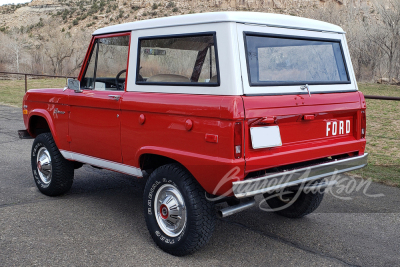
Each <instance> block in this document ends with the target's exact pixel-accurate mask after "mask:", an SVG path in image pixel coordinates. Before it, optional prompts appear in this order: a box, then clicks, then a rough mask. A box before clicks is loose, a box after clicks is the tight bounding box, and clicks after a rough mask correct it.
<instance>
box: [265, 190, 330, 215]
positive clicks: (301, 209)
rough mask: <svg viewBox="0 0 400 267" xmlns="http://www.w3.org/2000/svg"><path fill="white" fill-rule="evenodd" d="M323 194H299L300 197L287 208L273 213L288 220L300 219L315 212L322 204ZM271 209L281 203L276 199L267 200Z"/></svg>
mask: <svg viewBox="0 0 400 267" xmlns="http://www.w3.org/2000/svg"><path fill="white" fill-rule="evenodd" d="M323 197H324V193H319V192H316V193H307V194H306V193H304V192H302V193H300V197H299V198H298V199H297V200H296V201H295V202H294V203H293V204H292V205H291V206H289V207H288V208H286V209H283V210H278V211H275V213H277V214H279V215H281V216H284V217H288V218H302V217H304V216H306V215H308V214H310V213H312V212H313V211H315V210H316V209H317V208H318V207H319V205H320V204H321V202H322V199H323ZM267 203H268V205H269V206H270V207H271V208H277V207H280V206H281V205H282V202H281V201H280V200H279V199H277V198H272V199H269V200H267Z"/></svg>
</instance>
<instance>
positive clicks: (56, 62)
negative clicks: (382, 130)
mask: <svg viewBox="0 0 400 267" xmlns="http://www.w3.org/2000/svg"><path fill="white" fill-rule="evenodd" d="M45 38H46V43H44V53H45V54H46V56H47V58H48V59H49V61H50V64H51V66H52V74H53V75H63V74H64V71H63V63H64V61H65V60H66V59H68V58H71V56H72V54H73V53H74V44H75V39H74V38H72V37H71V35H70V34H69V33H68V32H67V33H63V32H61V31H59V30H57V29H54V27H51V26H49V27H48V31H47V33H46V36H45Z"/></svg>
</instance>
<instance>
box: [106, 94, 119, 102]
mask: <svg viewBox="0 0 400 267" xmlns="http://www.w3.org/2000/svg"><path fill="white" fill-rule="evenodd" d="M108 97H110V98H112V99H113V100H117V101H118V100H119V99H120V98H121V96H120V95H108Z"/></svg>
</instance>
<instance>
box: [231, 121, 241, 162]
mask: <svg viewBox="0 0 400 267" xmlns="http://www.w3.org/2000/svg"><path fill="white" fill-rule="evenodd" d="M234 132H235V133H234V150H233V152H234V154H235V158H236V159H238V158H241V157H242V150H243V149H242V143H243V142H242V140H243V139H242V135H243V134H242V132H243V129H242V123H241V122H236V123H235V130H234Z"/></svg>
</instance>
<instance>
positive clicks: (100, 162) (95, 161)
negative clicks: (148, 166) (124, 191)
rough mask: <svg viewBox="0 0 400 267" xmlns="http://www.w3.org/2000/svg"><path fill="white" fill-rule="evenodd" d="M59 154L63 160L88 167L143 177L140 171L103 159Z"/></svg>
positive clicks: (69, 152)
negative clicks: (77, 162)
mask: <svg viewBox="0 0 400 267" xmlns="http://www.w3.org/2000/svg"><path fill="white" fill-rule="evenodd" d="M60 152H61V154H62V155H63V157H64V158H66V159H69V160H75V161H79V162H82V163H86V164H89V165H94V166H97V167H101V168H104V169H109V170H113V171H117V172H122V173H125V174H129V175H133V176H136V177H143V173H142V170H141V169H139V168H136V167H132V166H129V165H125V164H122V163H117V162H113V161H109V160H105V159H99V158H95V157H91V156H87V155H82V154H79V153H75V152H71V151H66V150H60Z"/></svg>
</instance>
